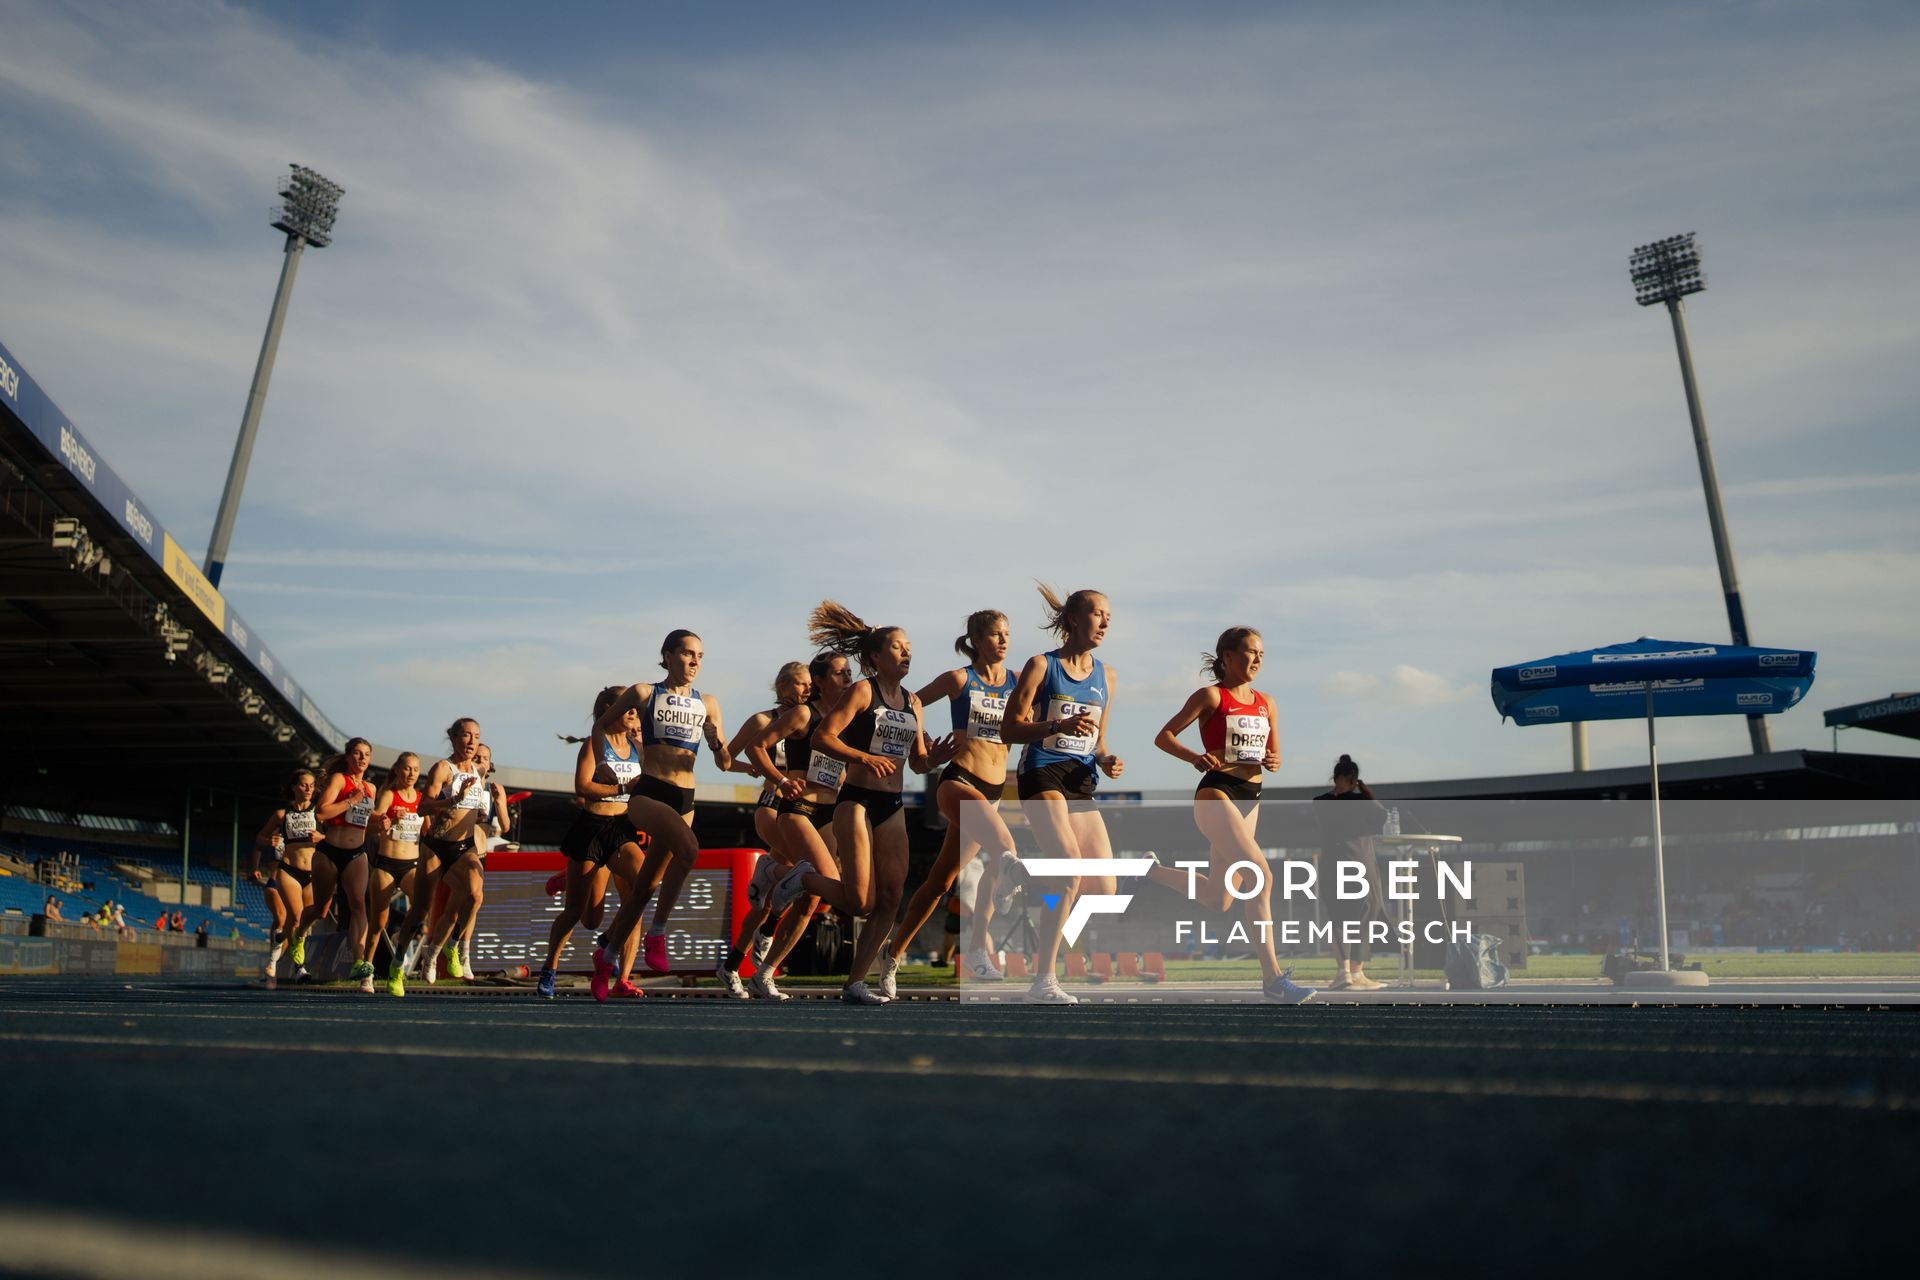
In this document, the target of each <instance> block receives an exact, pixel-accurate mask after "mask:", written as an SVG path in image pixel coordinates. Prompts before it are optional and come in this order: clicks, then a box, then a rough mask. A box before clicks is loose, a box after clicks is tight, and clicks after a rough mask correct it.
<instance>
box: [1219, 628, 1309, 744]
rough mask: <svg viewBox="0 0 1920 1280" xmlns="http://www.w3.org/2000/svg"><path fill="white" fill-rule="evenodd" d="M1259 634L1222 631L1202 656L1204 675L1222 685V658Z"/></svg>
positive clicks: (1249, 629) (1240, 629)
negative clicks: (1210, 651)
mask: <svg viewBox="0 0 1920 1280" xmlns="http://www.w3.org/2000/svg"><path fill="white" fill-rule="evenodd" d="M1259 634H1260V633H1259V632H1258V631H1256V630H1254V629H1253V628H1252V627H1228V628H1227V629H1226V630H1225V631H1222V632H1221V633H1220V638H1219V639H1218V640H1215V641H1214V642H1213V652H1212V653H1203V654H1201V655H1200V670H1201V672H1202V674H1204V675H1205V676H1206V677H1207V678H1208V679H1209V680H1212V681H1213V682H1214V683H1215V684H1218V683H1220V679H1221V674H1222V672H1221V661H1220V660H1221V658H1222V657H1223V656H1224V655H1226V654H1229V653H1232V652H1233V651H1234V650H1235V649H1238V648H1239V647H1240V646H1241V645H1243V644H1245V643H1246V642H1247V639H1248V637H1250V636H1257V635H1259ZM1344 758H1345V757H1342V759H1344Z"/></svg>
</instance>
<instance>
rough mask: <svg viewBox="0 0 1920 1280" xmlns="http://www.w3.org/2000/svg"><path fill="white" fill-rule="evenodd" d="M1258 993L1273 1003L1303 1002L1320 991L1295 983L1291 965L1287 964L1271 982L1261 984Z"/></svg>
mask: <svg viewBox="0 0 1920 1280" xmlns="http://www.w3.org/2000/svg"><path fill="white" fill-rule="evenodd" d="M1260 994H1261V995H1263V996H1265V997H1266V998H1267V999H1268V1000H1271V1001H1273V1002H1274V1003H1275V1004H1305V1003H1306V1002H1307V1001H1309V1000H1311V999H1313V998H1314V997H1315V996H1317V995H1319V994H1320V993H1319V992H1318V991H1315V990H1314V989H1313V988H1312V987H1303V986H1301V985H1299V984H1298V983H1296V982H1295V981H1294V980H1293V966H1292V965H1288V966H1287V967H1286V969H1285V971H1283V972H1282V973H1281V974H1280V976H1279V977H1277V978H1275V979H1274V980H1273V981H1272V982H1267V983H1263V984H1261V987H1260Z"/></svg>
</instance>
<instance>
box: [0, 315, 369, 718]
mask: <svg viewBox="0 0 1920 1280" xmlns="http://www.w3.org/2000/svg"><path fill="white" fill-rule="evenodd" d="M0 405H5V406H6V407H7V408H8V409H9V410H11V411H12V413H13V416H14V417H16V418H18V419H19V420H20V422H21V424H22V425H24V426H25V427H26V429H27V430H28V431H29V432H30V433H32V435H33V437H34V439H36V440H38V441H39V442H40V445H41V447H42V448H44V449H45V450H46V451H47V453H48V454H49V455H50V456H51V457H52V458H53V459H54V461H56V462H58V463H60V464H61V465H62V466H64V467H65V468H66V469H67V470H68V472H70V473H71V474H72V475H73V476H74V478H75V479H77V480H79V481H80V482H81V483H82V484H84V485H85V486H86V488H87V491H88V492H89V493H91V494H92V495H93V497H94V500H95V501H97V502H98V503H99V504H100V505H101V507H102V508H104V509H105V510H106V513H107V515H108V516H110V517H111V518H112V519H113V521H114V522H115V523H116V524H118V525H119V526H120V527H121V528H122V529H124V530H125V531H126V532H127V533H128V534H129V535H131V536H132V538H133V540H134V541H135V542H137V543H139V544H140V546H141V548H142V549H144V550H145V551H146V553H147V555H148V557H149V558H150V559H151V560H152V561H153V562H154V564H156V565H158V566H159V567H160V570H161V572H163V573H165V574H166V575H167V577H168V578H170V579H172V580H173V582H174V583H175V584H176V585H177V586H178V587H179V588H180V590H181V591H182V592H184V593H185V594H186V596H187V598H188V599H190V600H191V601H193V604H194V606H195V607H196V608H197V609H199V611H200V612H201V613H202V614H204V615H205V616H206V618H207V621H209V622H211V623H212V624H213V625H214V627H215V628H216V629H218V630H219V631H220V632H221V633H222V634H224V635H225V636H226V638H227V641H228V642H229V643H230V644H231V645H233V647H234V648H235V649H236V650H238V651H239V653H240V655H241V657H242V658H243V659H244V660H245V662H246V663H247V665H248V666H251V667H252V668H253V669H254V671H255V672H256V673H257V674H258V675H259V676H260V677H261V678H262V679H263V680H264V681H265V682H266V683H267V684H268V685H270V686H271V687H273V688H274V689H276V690H277V691H278V692H279V693H280V695H281V696H282V697H284V698H285V699H286V700H287V701H288V702H289V703H291V704H292V705H293V706H294V708H295V710H296V711H297V713H298V714H299V715H300V716H301V717H302V718H303V719H305V720H306V721H307V723H308V724H309V725H311V726H312V727H313V728H314V729H315V730H317V731H318V732H319V735H320V737H321V738H322V739H324V740H325V741H326V742H327V743H328V744H329V745H331V746H335V747H337V746H339V745H340V744H341V743H342V742H343V741H345V739H344V738H343V737H342V735H341V733H340V731H339V730H338V729H337V728H335V727H334V724H333V722H332V721H331V720H329V719H327V717H326V716H324V715H322V714H321V712H320V709H319V708H318V707H316V706H314V705H313V701H312V699H310V698H308V697H307V694H306V691H305V690H304V689H302V688H301V687H300V686H299V684H298V683H296V682H295V681H294V679H293V677H292V676H291V675H289V674H288V673H287V671H286V668H285V667H283V666H282V665H281V664H280V662H279V661H278V660H277V659H276V658H275V657H274V656H273V654H272V652H271V651H269V650H268V649H267V647H266V645H265V644H264V643H262V642H261V640H260V638H259V637H258V636H257V635H256V634H255V633H254V631H253V628H251V627H249V626H247V624H246V622H245V621H244V620H243V619H242V618H241V617H240V615H239V614H238V613H235V612H234V611H233V610H232V609H231V608H229V607H228V605H227V602H226V598H225V597H224V596H222V595H221V594H220V592H219V590H218V589H217V588H215V587H214V585H213V584H212V583H211V582H209V581H207V579H206V577H205V576H204V575H203V574H202V573H201V572H200V567H199V566H198V565H196V564H195V563H193V560H192V559H191V557H189V556H188V555H187V554H186V553H185V552H183V551H182V550H181V549H180V544H179V543H177V542H175V541H174V539H173V538H172V537H171V536H170V535H169V534H168V533H167V531H166V530H165V529H164V528H162V527H161V525H160V523H159V521H157V520H155V519H154V518H153V515H152V513H151V512H150V511H149V510H148V508H147V505H146V504H145V503H144V502H141V501H140V499H139V497H138V496H137V495H136V494H135V493H134V492H133V490H132V488H131V487H129V486H128V484H127V483H126V481H124V480H122V479H121V478H120V476H119V474H118V473H117V472H115V471H114V469H113V468H112V467H110V466H108V465H107V463H106V461H105V460H104V459H103V458H101V456H100V451H99V450H98V449H96V448H94V446H93V444H92V442H91V441H89V440H88V439H87V438H86V436H85V435H83V434H82V433H81V432H80V429H79V428H78V427H75V426H74V425H73V424H72V423H71V422H69V421H67V416H66V415H65V414H63V413H61V412H60V406H58V405H56V404H55V403H54V402H53V398H52V397H51V396H49V395H48V394H47V393H46V392H45V391H43V390H41V388H40V384H39V383H37V382H35V381H34V380H33V378H32V377H30V376H29V375H28V374H27V372H26V370H24V369H22V368H21V367H20V362H19V360H17V359H16V358H15V357H14V354H13V353H12V352H11V351H9V350H8V349H7V347H6V345H5V344H4V343H0Z"/></svg>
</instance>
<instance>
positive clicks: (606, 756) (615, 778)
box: [587, 738, 642, 804]
mask: <svg viewBox="0 0 1920 1280" xmlns="http://www.w3.org/2000/svg"><path fill="white" fill-rule="evenodd" d="M627 750H628V751H630V752H632V754H631V755H626V756H621V755H616V754H615V753H614V750H613V743H612V741H611V740H609V739H607V738H601V739H600V758H599V760H597V761H596V762H595V763H594V766H593V780H594V781H595V782H599V783H604V784H606V785H607V786H610V787H625V786H628V785H629V784H631V783H632V782H633V781H634V779H636V778H638V777H639V776H640V770H641V763H642V762H641V759H640V751H639V750H638V749H637V748H636V747H635V746H634V745H633V741H632V740H631V739H629V740H628V742H627ZM619 799H621V797H620V796H594V797H592V798H590V799H588V800H587V803H588V804H606V803H608V802H610V801H614V800H619Z"/></svg>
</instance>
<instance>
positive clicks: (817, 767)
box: [807, 751, 847, 791]
mask: <svg viewBox="0 0 1920 1280" xmlns="http://www.w3.org/2000/svg"><path fill="white" fill-rule="evenodd" d="M846 776H847V766H846V765H845V764H843V763H841V762H840V761H838V760H835V759H834V758H833V757H832V756H830V755H828V754H826V753H825V752H824V751H816V752H814V753H813V755H812V757H811V758H809V759H808V761H807V781H808V783H810V784H811V785H813V786H816V787H826V788H828V789H829V790H832V791H838V790H839V789H840V780H841V779H842V778H844V777H846Z"/></svg>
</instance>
